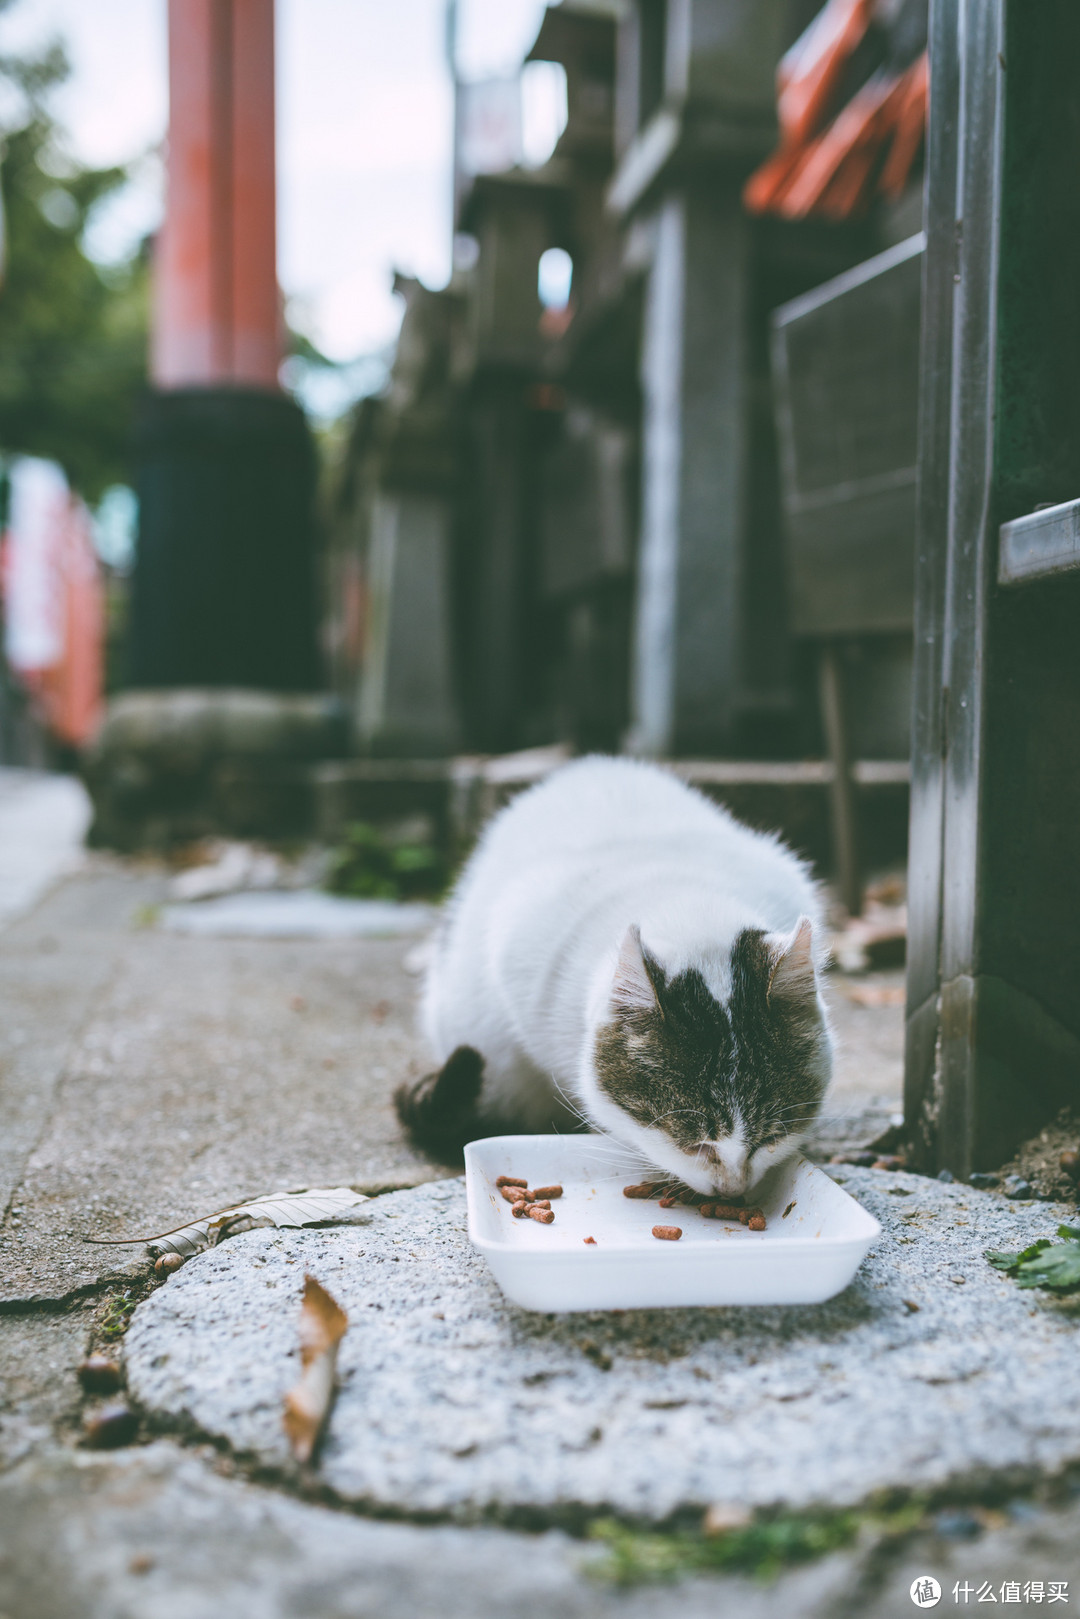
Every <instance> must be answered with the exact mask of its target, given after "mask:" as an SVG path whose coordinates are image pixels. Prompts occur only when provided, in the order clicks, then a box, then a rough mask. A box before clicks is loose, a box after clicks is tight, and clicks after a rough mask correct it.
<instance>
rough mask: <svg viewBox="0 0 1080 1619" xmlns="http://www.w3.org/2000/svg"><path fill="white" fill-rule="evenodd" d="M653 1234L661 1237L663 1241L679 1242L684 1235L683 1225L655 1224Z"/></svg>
mask: <svg viewBox="0 0 1080 1619" xmlns="http://www.w3.org/2000/svg"><path fill="white" fill-rule="evenodd" d="M652 1234H653V1236H654V1237H659V1238H660V1241H661V1242H678V1240H679V1238H680V1237H681V1236H682V1227H681V1226H677V1225H654V1226H653V1228H652Z"/></svg>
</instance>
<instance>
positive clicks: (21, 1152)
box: [0, 781, 1080, 1619]
mask: <svg viewBox="0 0 1080 1619" xmlns="http://www.w3.org/2000/svg"><path fill="white" fill-rule="evenodd" d="M8 785H10V783H9V784H8ZM19 785H20V791H22V788H23V787H25V788H26V789H27V790H28V791H30V790H31V789H32V788H33V786H34V783H33V782H32V781H27V782H25V783H20V784H19ZM45 786H46V787H47V790H48V792H49V793H51V794H53V801H54V802H57V801H58V800H57V798H56V789H55V782H53V781H50V782H47V783H46V784H45ZM4 790H5V783H2V782H0V810H2V807H3V806H2V798H3V792H4ZM28 802H29V801H28V800H27V798H26V795H25V794H24V795H23V800H22V802H21V804H20V806H19V815H18V816H17V817H16V818H15V820H14V821H12V822H11V824H12V825H16V829H17V830H18V828H19V827H22V828H23V831H22V832H21V833H20V834H19V835H21V836H26V835H27V834H26V831H25V829H26V828H27V827H31V828H33V827H34V826H35V817H34V815H33V814H32V813H28ZM29 808H30V809H31V810H32V804H30V805H29ZM70 810H71V806H70V803H69V804H68V806H67V808H66V809H65V815H66V816H67V820H66V821H65V823H64V826H63V827H62V828H60V829H59V832H58V837H66V838H67V839H68V841H69V844H70V840H71V837H72V830H71V829H72V827H74V826H76V825H77V822H78V817H77V816H74V815H72V814H71V813H70ZM5 824H7V823H5ZM42 825H43V823H41V824H38V825H37V827H36V832H35V836H36V838H37V844H38V845H40V844H42V842H43V841H44V842H45V843H47V842H48V839H47V838H45V837H44V834H43V832H42ZM73 853H74V850H73V848H72V847H68V848H67V849H66V850H65V849H62V848H59V847H51V848H47V849H45V850H44V854H43V853H42V850H41V849H40V848H35V849H30V848H29V847H28V848H27V850H26V851H24V857H20V855H19V851H18V850H13V849H12V848H10V847H9V848H8V849H6V851H5V858H6V860H7V863H8V869H10V870H14V871H17V872H18V874H19V884H20V887H19V895H20V896H21V897H20V898H19V903H18V905H14V906H12V907H11V911H9V913H8V915H11V913H12V911H14V912H18V911H20V910H21V914H14V916H13V919H11V920H8V921H7V924H6V926H5V927H4V928H3V930H2V931H0V1119H2V1129H0V1193H2V1197H0V1204H2V1206H3V1210H4V1218H3V1224H2V1227H0V1614H2V1615H6V1616H10V1619H83V1616H86V1619H174V1616H176V1619H180V1616H182V1619H204V1616H205V1619H219V1616H220V1615H221V1614H222V1613H224V1612H227V1613H228V1614H229V1615H230V1619H278V1616H281V1619H292V1616H296V1619H300V1616H303V1619H324V1616H325V1619H339V1616H340V1619H361V1616H362V1619H368V1616H370V1619H398V1615H401V1616H402V1619H404V1616H405V1615H408V1616H410V1619H416V1616H419V1619H426V1616H428V1615H430V1616H431V1619H436V1616H438V1619H454V1616H456V1615H461V1616H462V1619H465V1616H469V1619H472V1616H480V1619H485V1616H487V1615H489V1614H490V1615H492V1616H494V1615H496V1614H499V1615H502V1614H505V1613H506V1612H507V1611H508V1609H510V1608H520V1607H527V1608H528V1611H529V1613H530V1615H533V1616H536V1619H548V1616H551V1619H562V1616H564V1615H565V1616H566V1619H577V1616H581V1619H585V1616H592V1615H597V1616H601V1619H604V1616H607V1615H620V1616H626V1619H638V1615H641V1616H642V1619H644V1615H645V1614H646V1613H648V1614H651V1613H653V1612H654V1611H655V1608H656V1603H657V1599H658V1591H657V1588H656V1587H655V1586H648V1585H646V1586H644V1587H640V1588H636V1589H629V1590H622V1589H619V1588H617V1587H612V1586H611V1585H609V1584H601V1583H597V1581H596V1580H595V1579H594V1578H592V1577H591V1575H590V1573H589V1571H588V1569H589V1565H590V1563H592V1562H594V1561H595V1559H596V1557H597V1556H598V1555H599V1554H598V1551H597V1548H596V1547H595V1545H592V1544H591V1543H589V1542H587V1541H581V1540H577V1539H574V1538H572V1537H570V1536H568V1535H566V1534H564V1533H562V1532H560V1531H557V1530H554V1529H551V1528H545V1527H544V1525H543V1523H538V1524H537V1526H536V1529H535V1532H531V1533H524V1532H522V1531H520V1530H511V1529H506V1528H499V1527H493V1526H486V1527H482V1526H468V1527H466V1526H461V1525H457V1524H449V1523H444V1524H432V1523H431V1522H428V1521H425V1520H424V1517H423V1515H422V1514H420V1513H416V1514H415V1515H412V1517H411V1519H409V1518H408V1515H407V1521H396V1522H388V1521H385V1520H384V1519H383V1518H381V1517H379V1516H370V1515H367V1514H366V1513H365V1510H364V1508H363V1504H362V1503H360V1504H359V1505H355V1504H354V1505H353V1506H350V1507H348V1508H346V1507H345V1506H344V1505H343V1503H342V1502H340V1501H338V1500H335V1499H334V1497H333V1495H332V1494H330V1493H328V1492H327V1490H326V1488H325V1485H324V1484H323V1483H322V1481H320V1480H319V1478H318V1475H317V1474H316V1475H314V1477H312V1478H309V1479H307V1481H306V1482H305V1481H301V1482H299V1483H297V1482H296V1481H295V1480H292V1481H289V1480H283V1481H278V1482H277V1483H276V1484H275V1485H274V1487H269V1486H268V1482H267V1478H266V1476H265V1474H261V1473H260V1472H259V1469H258V1467H257V1465H256V1464H255V1463H254V1462H253V1461H252V1459H251V1458H248V1457H244V1456H241V1455H236V1454H234V1453H233V1452H232V1451H231V1450H230V1449H229V1447H228V1445H227V1443H224V1442H222V1443H219V1444H218V1445H216V1446H212V1445H209V1444H207V1443H205V1442H202V1441H199V1440H197V1439H193V1438H188V1437H185V1435H184V1433H183V1432H182V1431H180V1430H179V1429H177V1430H176V1431H173V1432H166V1433H162V1432H161V1431H160V1428H159V1430H158V1431H156V1432H155V1430H154V1424H153V1423H152V1422H150V1421H144V1422H143V1425H142V1427H141V1429H140V1432H139V1434H138V1436H137V1438H136V1440H135V1442H134V1443H132V1444H131V1445H129V1446H127V1447H125V1448H123V1449H120V1450H117V1451H115V1452H112V1453H101V1452H96V1451H92V1450H88V1449H86V1448H85V1445H84V1443H83V1436H84V1418H85V1416H86V1414H87V1412H88V1411H93V1410H94V1409H95V1408H96V1407H97V1406H98V1405H100V1403H101V1400H100V1398H97V1397H94V1398H88V1397H87V1396H84V1394H83V1393H82V1391H81V1389H80V1388H79V1384H78V1381H77V1379H76V1375H75V1371H76V1367H77V1365H78V1363H79V1361H80V1360H81V1359H82V1357H83V1355H84V1354H85V1353H86V1351H87V1349H88V1347H90V1346H98V1347H100V1346H102V1345H105V1346H107V1347H109V1348H110V1350H111V1352H114V1353H115V1352H120V1353H122V1347H123V1346H122V1338H116V1339H109V1338H108V1336H107V1334H106V1331H105V1329H106V1324H107V1322H109V1321H113V1322H115V1321H117V1320H119V1319H120V1318H121V1317H122V1316H123V1315H124V1314H126V1313H127V1311H128V1309H129V1306H130V1304H131V1303H132V1302H133V1301H134V1299H135V1298H137V1297H139V1296H141V1295H142V1294H143V1293H144V1292H145V1291H146V1289H147V1287H148V1285H153V1284H152V1283H151V1282H150V1281H149V1277H148V1266H147V1260H146V1254H145V1250H144V1249H143V1248H142V1247H141V1246H133V1247H95V1246H91V1245H89V1244H87V1243H85V1242H84V1241H83V1238H84V1237H85V1236H86V1235H87V1234H94V1235H101V1236H110V1237H119V1236H127V1235H145V1234H148V1233H152V1232H155V1231H159V1230H162V1229H166V1228H168V1227H170V1226H175V1225H176V1224H178V1223H180V1222H181V1221H183V1220H184V1219H187V1218H189V1217H191V1216H194V1215H199V1214H205V1213H208V1212H210V1211H211V1210H214V1209H216V1208H219V1207H222V1206H224V1205H226V1204H228V1203H230V1202H233V1201H235V1200H236V1199H237V1198H239V1197H242V1196H245V1195H249V1194H255V1193H259V1192H264V1191H269V1190H272V1189H276V1188H280V1187H288V1186H292V1187H296V1186H301V1185H320V1184H321V1185H334V1184H349V1185H354V1186H357V1187H361V1188H364V1189H367V1190H370V1191H373V1192H379V1191H383V1190H387V1189H390V1188H403V1187H410V1186H415V1185H419V1184H421V1183H423V1182H426V1181H430V1180H435V1179H438V1178H440V1177H441V1176H444V1175H445V1173H446V1171H445V1169H444V1168H443V1167H442V1166H438V1165H434V1164H431V1163H429V1162H428V1161H427V1160H425V1159H423V1158H421V1157H419V1156H418V1155H417V1154H415V1153H413V1152H412V1151H411V1149H410V1148H409V1147H408V1145H407V1144H406V1143H405V1142H404V1141H403V1140H402V1138H401V1135H400V1132H399V1130H398V1127H397V1124H396V1120H395V1119H394V1117H393V1113H392V1110H391V1107H390V1103H389V1098H390V1094H391V1091H392V1089H393V1086H394V1084H395V1083H397V1082H398V1081H399V1079H400V1078H401V1077H403V1076H405V1075H407V1074H409V1073H410V1072H411V1073H416V1072H419V1071H420V1065H421V1064H422V1063H423V1061H424V1053H423V1052H422V1050H421V1049H420V1047H419V1045H418V1043H417V1041H416V1038H415V1035H414V1030H413V1014H412V1007H413V998H414V994H415V980H414V979H413V978H411V977H410V976H409V974H408V973H406V972H405V971H404V968H403V962H404V959H405V957H406V955H407V953H408V950H409V942H408V941H404V940H370V939H369V940H345V941H342V940H339V941H332V942H329V941H318V940H307V941H297V940H291V941H275V940H265V939H263V940H250V939H248V940H245V939H229V940H226V939H198V938H187V937H183V936H178V935H176V934H168V933H165V932H159V931H157V930H156V929H155V928H154V927H153V925H152V920H153V911H154V907H155V906H157V905H158V904H160V902H161V900H162V898H163V894H164V878H163V876H162V874H161V872H160V871H157V870H155V869H153V868H152V867H149V866H144V867H140V866H139V865H137V864H134V863H129V864H122V863H120V862H115V861H111V860H108V859H102V858H98V857H95V858H93V859H90V860H89V861H87V862H85V863H84V864H83V866H82V869H81V870H79V871H76V872H75V873H74V874H73V875H68V876H66V877H61V878H60V879H59V880H57V874H58V873H60V872H62V871H63V870H64V869H65V865H67V866H70V864H71V863H72V862H71V858H70V857H71V856H72V855H73ZM46 857H47V858H46ZM34 859H39V860H41V861H42V862H43V864H42V871H43V872H44V873H45V875H44V876H43V877H42V880H41V882H38V883H36V885H35V882H34V881H31V880H30V879H31V878H32V877H33V873H32V872H31V871H29V866H28V864H27V862H28V861H30V862H31V863H32V861H33V860H34ZM20 860H21V864H20ZM49 862H51V864H50V863H49ZM28 872H29V876H28V875H27V873H28ZM48 882H52V884H53V886H52V887H51V888H49V889H48V891H47V892H45V893H44V896H43V897H40V890H41V889H42V888H43V887H46V886H47V883H48ZM35 894H38V896H39V897H37V898H36V900H35V897H34V896H35ZM879 976H880V978H881V980H882V982H883V983H886V982H891V980H887V975H879ZM837 989H838V993H839V996H840V998H841V999H842V1001H843V1002H844V1004H843V1005H841V1007H840V1013H839V1016H838V1022H839V1023H840V1028H841V1035H842V1037H843V1038H844V1041H845V1056H844V1059H843V1067H842V1069H841V1074H840V1078H839V1083H838V1086H837V1095H836V1101H835V1104H834V1117H833V1119H832V1121H831V1123H830V1128H831V1129H832V1132H833V1139H836V1140H840V1139H843V1138H844V1136H845V1132H846V1133H847V1134H848V1135H850V1134H852V1132H853V1131H856V1130H857V1129H858V1128H862V1121H865V1120H866V1119H869V1118H873V1119H877V1118H882V1119H886V1120H887V1117H888V1114H889V1113H890V1112H891V1111H893V1110H895V1109H896V1107H897V1106H898V1099H899V1090H900V1071H899V1032H900V1019H901V1008H900V1007H899V1006H898V1005H896V1004H895V1003H890V1002H889V1000H888V997H887V996H886V997H883V998H882V1001H881V1004H879V1005H872V1006H868V1005H867V1004H866V1001H865V999H864V1000H861V1001H860V1000H851V999H850V997H848V996H847V994H846V990H845V987H844V985H843V984H842V983H838V985H837ZM827 1133H828V1132H826V1134H827ZM165 1285H166V1286H168V1285H170V1284H168V1283H166V1284H165ZM118 1312H119V1313H118ZM851 1441H852V1443H857V1442H858V1435H857V1434H853V1435H852V1436H851ZM1070 1477H1071V1475H1069V1474H1068V1473H1067V1472H1066V1473H1065V1474H1063V1475H1061V1476H1060V1477H1059V1478H1057V1479H1054V1480H1046V1481H1039V1480H1034V1481H1033V1480H1032V1479H1031V1478H1029V1477H1025V1478H1023V1479H1020V1478H1017V1477H1013V1478H1008V1477H1001V1478H990V1479H989V1480H984V1481H982V1482H981V1483H979V1484H977V1485H976V1484H972V1485H971V1490H972V1491H973V1492H974V1494H972V1495H971V1500H969V1501H968V1502H967V1504H966V1505H965V1504H964V1503H960V1506H959V1507H958V1508H957V1510H956V1511H954V1512H953V1517H952V1519H949V1517H948V1512H947V1511H944V1512H939V1511H938V1510H937V1508H938V1506H939V1505H940V1503H938V1504H935V1506H934V1509H933V1513H932V1515H931V1518H930V1519H928V1520H927V1521H926V1524H925V1525H924V1526H922V1527H919V1528H917V1529H916V1530H914V1531H913V1532H912V1533H911V1534H908V1535H905V1536H902V1537H899V1538H896V1537H893V1538H891V1539H890V1538H886V1539H884V1540H883V1539H882V1538H881V1536H879V1535H877V1534H875V1533H874V1532H872V1531H871V1530H870V1529H868V1528H866V1529H864V1531H863V1532H861V1533H860V1535H859V1537H858V1538H857V1540H856V1541H855V1543H854V1544H853V1546H852V1548H851V1549H850V1550H848V1551H845V1552H839V1553H834V1554H832V1555H830V1556H828V1557H826V1558H823V1559H821V1560H819V1561H817V1562H814V1563H811V1564H809V1565H807V1566H805V1567H801V1568H793V1569H789V1570H787V1571H786V1572H783V1573H782V1574H780V1575H779V1577H778V1578H777V1580H776V1581H775V1582H774V1583H773V1584H771V1585H762V1584H760V1583H759V1582H757V1581H755V1580H751V1579H749V1578H746V1577H743V1576H739V1575H734V1574H725V1575H722V1576H720V1575H717V1576H712V1577H708V1578H705V1577H694V1578H691V1579H687V1580H685V1581H684V1582H683V1583H681V1584H680V1585H679V1587H678V1589H677V1592H674V1593H671V1594H672V1595H673V1596H674V1599H675V1600H676V1601H677V1602H678V1604H679V1607H680V1611H681V1612H682V1614H683V1615H684V1616H685V1619H698V1616H699V1615H700V1616H701V1619H704V1616H705V1615H709V1616H713V1615H715V1614H717V1613H722V1612H738V1613H740V1614H742V1615H745V1616H747V1619H759V1616H760V1619H787V1616H788V1615H796V1616H799V1619H803V1616H805V1619H817V1616H818V1615H820V1616H821V1619H825V1615H829V1616H830V1619H831V1616H833V1615H840V1616H841V1619H842V1616H844V1615H847V1614H851V1615H859V1616H862V1615H866V1616H868V1619H879V1616H880V1619H890V1616H892V1615H899V1614H901V1613H909V1612H910V1611H911V1601H910V1598H909V1596H908V1586H909V1584H910V1581H911V1579H913V1578H914V1577H915V1576H916V1575H921V1574H924V1573H932V1574H934V1575H935V1576H936V1577H937V1578H938V1579H939V1580H940V1581H941V1583H942V1584H943V1585H947V1597H946V1600H945V1601H944V1602H943V1604H942V1608H943V1610H944V1608H945V1607H946V1606H948V1605H950V1603H951V1587H952V1581H953V1580H954V1579H960V1580H962V1579H968V1580H972V1581H975V1580H976V1579H978V1580H979V1581H985V1580H987V1579H989V1580H991V1581H995V1580H996V1581H998V1582H1000V1581H1001V1580H1006V1579H1013V1578H1015V1579H1019V1580H1024V1579H1028V1578H1042V1579H1045V1580H1049V1579H1057V1580H1061V1579H1069V1578H1071V1579H1072V1580H1073V1599H1074V1600H1075V1598H1076V1590H1077V1585H1076V1582H1077V1580H1078V1579H1080V1563H1078V1553H1077V1550H1076V1548H1077V1547H1078V1546H1080V1502H1078V1500H1077V1499H1074V1496H1073V1493H1072V1486H1071V1484H1070ZM718 1493H722V1492H721V1491H720V1490H719V1488H718ZM724 1493H727V1494H731V1493H732V1490H731V1487H730V1484H729V1485H728V1487H727V1489H726V1492H724ZM734 1493H735V1494H736V1495H737V1493H738V1492H737V1487H736V1489H735V1491H734ZM934 1514H936V1516H935V1515H934ZM965 1514H966V1516H965ZM957 1524H959V1525H960V1528H959V1531H958V1530H957ZM662 1589H663V1588H661V1590H662Z"/></svg>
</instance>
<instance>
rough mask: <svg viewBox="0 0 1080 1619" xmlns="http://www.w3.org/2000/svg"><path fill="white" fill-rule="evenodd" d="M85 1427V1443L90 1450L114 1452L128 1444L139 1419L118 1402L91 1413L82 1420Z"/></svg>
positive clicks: (134, 1433) (129, 1409) (133, 1435)
mask: <svg viewBox="0 0 1080 1619" xmlns="http://www.w3.org/2000/svg"><path fill="white" fill-rule="evenodd" d="M83 1421H84V1423H85V1426H86V1439H85V1441H84V1442H85V1443H86V1444H87V1445H89V1446H90V1448H91V1449H92V1450H115V1449H117V1448H118V1446H120V1445H127V1444H130V1442H131V1441H132V1439H134V1437H135V1435H136V1433H137V1432H138V1427H139V1419H138V1417H137V1416H136V1415H135V1413H134V1411H132V1410H131V1408H130V1407H129V1406H126V1405H123V1404H121V1403H120V1402H119V1401H117V1403H116V1404H115V1405H106V1406H102V1408H101V1410H100V1411H91V1412H89V1413H88V1414H87V1415H86V1417H85V1418H84V1419H83Z"/></svg>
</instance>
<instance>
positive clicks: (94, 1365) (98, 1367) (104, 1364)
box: [76, 1355, 123, 1394]
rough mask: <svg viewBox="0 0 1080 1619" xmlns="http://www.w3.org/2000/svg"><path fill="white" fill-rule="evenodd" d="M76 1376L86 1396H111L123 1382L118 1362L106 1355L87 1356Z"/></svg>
mask: <svg viewBox="0 0 1080 1619" xmlns="http://www.w3.org/2000/svg"><path fill="white" fill-rule="evenodd" d="M76 1375H77V1376H78V1379H79V1382H80V1383H81V1384H82V1386H83V1388H84V1389H85V1390H86V1392H87V1393H88V1394H112V1392H113V1391H114V1389H118V1388H119V1387H120V1384H121V1382H122V1381H123V1377H122V1373H121V1371H120V1365H119V1362H118V1361H115V1360H110V1358H109V1356H108V1355H87V1357H86V1359H85V1360H84V1361H83V1363H82V1365H81V1366H80V1367H79V1369H78V1372H77V1374H76Z"/></svg>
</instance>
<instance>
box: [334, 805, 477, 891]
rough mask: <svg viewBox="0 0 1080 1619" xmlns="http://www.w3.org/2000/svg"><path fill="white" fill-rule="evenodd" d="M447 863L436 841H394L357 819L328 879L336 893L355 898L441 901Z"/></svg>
mask: <svg viewBox="0 0 1080 1619" xmlns="http://www.w3.org/2000/svg"><path fill="white" fill-rule="evenodd" d="M447 875H448V873H447V867H446V862H445V860H444V859H443V857H442V856H441V855H440V853H439V851H438V850H437V849H436V848H435V847H434V845H433V844H431V843H419V842H411V841H406V840H400V839H394V838H393V837H392V836H390V835H388V834H387V833H386V832H384V831H382V830H380V828H379V827H377V826H373V825H372V824H371V823H370V822H369V821H353V823H352V824H351V826H349V827H348V828H347V829H346V832H345V838H344V841H343V843H342V845H341V847H340V848H339V849H338V851H337V853H336V854H335V856H334V859H333V861H332V863H331V866H330V870H329V872H328V874H327V878H326V886H327V888H328V889H329V890H330V892H331V893H332V894H347V895H349V896H351V897H352V898H353V899H395V900H396V899H437V898H438V897H439V895H440V894H441V893H442V892H443V890H444V888H445V887H446V880H447Z"/></svg>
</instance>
